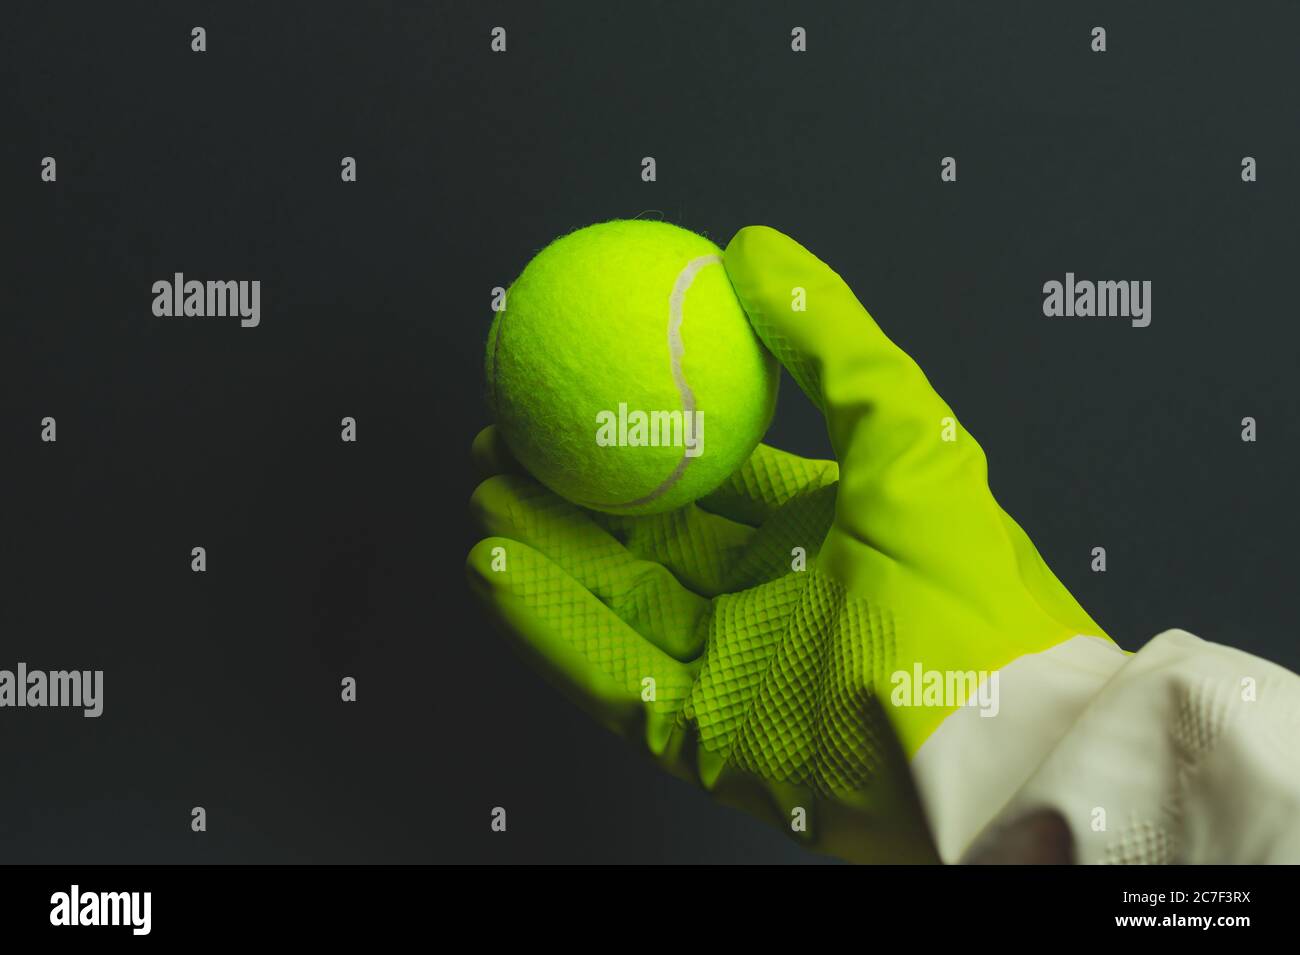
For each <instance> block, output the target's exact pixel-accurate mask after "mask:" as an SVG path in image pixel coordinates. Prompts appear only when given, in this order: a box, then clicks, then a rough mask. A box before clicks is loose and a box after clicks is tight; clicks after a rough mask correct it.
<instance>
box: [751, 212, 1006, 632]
mask: <svg viewBox="0 0 1300 955" xmlns="http://www.w3.org/2000/svg"><path fill="white" fill-rule="evenodd" d="M725 263H726V267H727V272H728V274H729V275H730V276H731V280H732V284H733V286H734V287H735V289H736V292H737V294H738V295H739V297H740V300H741V302H742V303H743V304H744V306H745V310H746V312H747V313H748V314H749V317H750V320H751V321H752V322H753V324H754V328H755V330H756V331H757V333H758V335H759V337H760V338H762V339H763V341H764V343H766V344H767V346H768V348H769V349H770V350H771V351H772V352H773V354H775V355H776V357H777V358H778V359H779V360H780V361H781V362H782V364H784V365H785V367H786V368H787V369H788V370H789V371H790V373H791V375H792V376H793V377H794V379H795V380H796V381H797V382H798V383H799V385H800V387H802V388H803V389H804V391H805V392H806V393H807V394H808V397H809V398H810V399H811V400H812V401H813V402H814V403H815V404H816V405H817V406H818V407H819V408H821V409H822V410H823V412H824V413H825V415H826V422H827V428H828V430H829V433H830V439H831V445H832V447H834V449H835V457H836V459H837V460H838V462H839V466H840V483H839V490H838V500H837V503H836V515H835V525H834V529H833V531H832V534H831V535H830V536H829V538H828V542H827V546H825V547H823V556H824V557H825V558H827V561H828V563H827V567H828V569H832V568H833V569H834V570H835V572H836V573H837V574H838V575H839V576H841V577H846V578H847V577H848V576H855V572H854V569H853V568H854V567H857V568H859V570H860V568H861V567H863V566H865V565H868V564H870V565H871V566H875V567H877V569H878V570H879V572H880V573H884V572H885V568H884V567H883V566H880V565H879V562H880V558H882V557H883V558H884V562H885V563H886V564H889V565H891V566H898V565H903V566H909V567H913V568H917V569H920V570H922V571H923V573H924V576H925V579H927V580H929V581H931V582H932V583H934V584H937V585H939V586H940V587H942V588H945V589H947V590H949V591H952V592H957V593H962V594H965V595H966V597H967V598H968V599H972V600H977V601H979V602H980V603H982V604H983V605H984V609H985V610H986V612H987V615H988V616H989V618H990V619H998V606H997V605H998V602H999V601H1000V600H1001V599H1002V595H1003V594H1005V593H1008V592H1012V591H1014V590H1016V589H1017V588H1020V589H1023V583H1022V582H1021V581H1020V580H1019V568H1018V563H1017V559H1016V554H1015V550H1014V547H1013V546H1012V545H1011V542H1010V540H1009V539H1008V537H1007V534H1006V532H1005V529H1004V526H1003V514H1002V510H1001V508H1000V507H998V505H997V502H996V501H995V500H994V498H993V495H992V493H991V492H990V490H989V486H988V464H987V461H986V459H985V457H984V452H983V450H982V449H981V448H980V446H979V444H978V443H977V442H976V441H975V439H974V438H973V437H972V436H971V435H970V434H968V433H966V432H965V431H964V430H962V429H961V428H960V427H959V426H958V425H957V422H956V417H955V415H954V414H953V412H952V409H951V408H949V407H948V405H947V403H946V402H945V401H944V400H943V399H942V398H941V397H939V395H938V394H937V393H936V392H935V390H934V389H933V388H932V387H931V386H930V383H929V381H928V380H927V379H926V377H925V374H924V373H923V372H922V371H921V369H920V368H919V367H918V366H917V364H916V362H914V361H913V360H912V359H911V358H910V357H909V356H908V355H907V354H906V353H905V352H904V351H903V350H902V349H901V348H899V347H898V346H897V345H895V344H894V343H893V342H892V341H890V340H889V339H888V338H887V337H886V336H885V334H884V332H882V331H881V330H880V327H879V326H878V325H877V324H876V322H875V320H874V319H873V318H872V317H871V315H870V314H868V312H867V310H866V309H865V308H863V306H862V304H861V303H860V302H859V301H858V300H857V298H856V297H855V296H854V294H853V292H852V291H851V290H850V289H849V287H848V285H846V284H845V282H844V280H843V279H842V278H840V276H839V275H837V274H836V273H835V272H834V271H833V270H832V269H831V268H830V267H829V266H827V265H826V264H825V263H824V262H822V261H821V260H819V259H818V258H817V257H816V256H814V255H813V254H812V253H810V252H809V251H808V250H807V249H805V248H803V247H802V246H801V245H799V244H798V243H797V242H795V241H794V240H793V239H791V238H789V237H788V236H785V235H782V234H781V233H780V232H777V231H776V230H774V229H769V228H766V227H764V226H751V227H749V228H746V229H742V230H741V231H740V232H739V233H737V234H736V236H735V237H734V238H733V239H732V240H731V243H730V244H729V245H728V246H727V251H726V255H725ZM796 289H800V290H802V292H803V295H804V302H805V304H806V310H802V311H795V310H794V309H793V308H792V302H794V301H796V299H794V298H792V292H793V290H796ZM975 572H978V575H977V577H975V578H972V574H973V573H975ZM856 576H858V577H861V576H862V575H861V573H860V572H858V573H857V574H856Z"/></svg>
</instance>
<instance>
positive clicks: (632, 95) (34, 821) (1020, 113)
mask: <svg viewBox="0 0 1300 955" xmlns="http://www.w3.org/2000/svg"><path fill="white" fill-rule="evenodd" d="M1048 6H1052V7H1060V6H1061V5H1056V4H1053V5H1047V4H1042V3H1031V2H1026V3H994V4H959V3H923V4H917V3H897V4H879V3H871V4H863V3H853V4H849V3H841V4H773V3H754V2H746V3H703V2H696V3H672V4H669V3H640V4H635V5H633V4H626V5H624V4H618V5H614V4H605V3H602V4H597V3H581V4H579V3H558V2H556V3H537V2H528V3H518V4H503V3H469V2H461V3H454V4H449V3H443V2H439V3H374V2H371V3H365V4H343V3H319V2H315V3H257V4H235V3H225V2H223V3H221V4H215V3H214V4H202V3H167V4H129V3H128V4H122V3H113V4H104V3H79V4H65V3H51V4H39V5H38V4H24V5H22V6H21V7H18V6H17V5H15V6H13V7H11V8H9V9H7V10H6V13H5V20H6V23H5V28H4V30H3V37H2V38H0V44H3V46H2V47H0V54H2V55H0V71H3V73H4V75H3V77H0V79H3V83H2V84H0V90H3V92H2V93H0V96H3V97H4V99H3V109H4V127H3V128H4V131H5V135H4V136H3V137H2V138H0V161H2V163H3V166H2V167H0V175H2V181H3V183H4V188H3V197H4V207H3V215H4V218H5V220H6V225H7V228H6V229H4V230H3V232H4V233H6V234H5V235H4V236H3V242H4V258H3V261H4V276H3V279H4V281H3V283H0V294H2V295H3V299H2V300H0V303H2V308H3V311H2V313H0V317H2V319H3V321H2V323H0V336H2V337H0V360H2V361H3V376H2V377H0V387H2V388H3V406H2V407H0V449H3V450H2V451H0V481H3V502H4V503H3V515H4V520H3V530H2V531H0V553H3V566H2V567H0V570H2V571H3V577H2V578H0V579H3V581H4V585H3V599H2V600H0V667H6V668H12V667H13V666H14V665H15V664H16V662H17V661H18V660H25V661H26V662H27V663H28V664H29V665H31V666H33V667H43V668H64V667H75V668H102V669H104V670H105V671H106V676H105V680H106V699H105V714H104V716H103V717H102V718H100V719H99V720H88V719H82V718H81V717H80V716H79V715H76V714H74V713H70V712H67V711H52V710H47V711H32V710H21V711H19V710H4V711H0V767H3V769H2V770H0V778H2V779H3V785H2V786H0V861H66V862H98V861H114V862H133V861H339V862H342V861H358V860H366V861H384V860H391V861H435V860H448V861H459V862H472V861H507V860H510V861H535V860H554V861H661V860H673V861H742V860H743V861H769V860H771V861H779V860H787V861H789V860H797V861H802V860H807V859H812V858H813V857H811V856H808V855H806V854H804V853H802V852H801V851H799V850H797V849H795V848H794V847H793V846H791V845H789V844H787V842H786V840H785V839H784V837H783V836H782V835H780V834H779V833H777V832H775V831H769V830H768V829H766V828H765V827H763V826H762V825H760V824H758V823H756V822H751V821H750V820H749V819H748V818H746V817H744V816H741V815H739V814H737V813H734V812H731V811H729V810H723V809H719V808H717V807H715V806H713V805H712V804H711V803H710V801H709V800H708V799H707V798H706V797H705V796H703V795H702V794H699V793H696V792H695V791H694V790H692V789H691V788H690V787H689V786H687V785H686V784H684V783H680V782H678V781H676V780H673V779H670V778H668V777H666V776H664V775H662V774H661V773H659V772H658V771H657V770H656V769H654V768H653V767H652V766H650V765H649V763H647V762H643V761H642V760H641V758H640V757H639V756H638V755H637V754H635V753H633V752H631V751H629V750H628V749H625V748H624V747H623V746H622V745H621V744H620V743H619V742H618V741H617V740H615V739H614V738H613V737H611V736H608V735H607V734H606V733H605V732H603V731H602V730H600V729H598V728H597V727H596V726H594V725H592V724H589V723H588V722H587V720H586V719H585V717H583V716H582V715H581V714H580V713H579V712H578V711H577V710H575V709H574V708H573V707H571V706H570V705H569V704H568V703H567V702H565V701H564V700H563V699H561V698H559V697H558V696H556V695H554V694H553V692H552V691H551V690H550V688H549V687H548V686H546V685H544V684H543V683H542V682H541V681H540V680H539V679H538V678H536V677H535V676H534V675H533V673H532V672H531V671H529V670H528V669H527V668H526V667H525V666H524V665H523V664H522V663H520V662H518V661H516V660H515V659H514V658H513V657H512V656H511V655H510V654H509V653H508V652H507V651H506V650H505V649H504V647H503V644H502V643H501V641H500V640H499V638H498V637H497V636H496V635H495V634H494V633H493V632H492V631H491V630H490V629H489V628H488V627H487V626H486V624H485V619H484V616H483V615H482V613H481V612H480V611H479V610H478V608H477V607H475V606H474V605H473V604H472V602H471V600H470V598H469V596H468V593H467V590H466V587H465V584H464V574H463V569H462V565H463V559H464V554H465V552H466V551H467V550H468V548H469V547H470V546H471V544H472V543H473V541H474V539H475V536H474V530H473V528H472V527H471V525H470V522H469V518H468V515H467V511H466V501H467V499H468V496H469V494H470V492H471V490H472V488H473V484H474V478H473V475H472V474H471V471H470V468H469V463H468V449H469V445H470V442H471V439H472V438H473V436H474V434H475V433H476V431H477V430H478V429H479V427H480V426H481V425H482V424H483V423H485V420H486V412H485V409H484V406H483V403H482V400H481V387H482V386H481V371H480V368H481V351H482V345H483V341H484V338H485V335H486V330H487V325H488V321H489V319H490V312H489V308H488V306H489V294H490V290H491V288H492V287H493V286H496V285H504V284H507V283H508V282H509V281H510V280H511V279H512V278H513V277H514V275H515V274H516V273H517V272H518V271H519V269H520V268H521V267H522V266H523V264H524V263H525V262H526V261H527V259H528V258H529V256H530V255H531V254H532V253H533V252H534V251H536V250H537V249H538V248H540V247H541V246H542V245H544V244H545V243H546V242H547V241H548V240H549V239H550V238H552V237H554V236H556V235H557V234H560V233H563V232H565V231H568V230H570V229H572V228H574V227H577V226H580V225H583V224H586V223H589V222H592V221H597V220H601V219H607V218H615V217H626V216H632V215H636V214H639V213H647V212H649V211H650V210H654V211H653V212H649V214H651V215H657V216H660V217H662V218H664V219H667V220H669V221H672V222H676V223H679V224H681V225H684V226H687V227H690V228H692V229H695V230H697V231H701V232H704V233H706V234H708V235H710V236H711V237H713V238H714V239H715V240H716V241H718V242H719V243H722V244H725V242H726V241H727V240H728V238H729V237H730V236H731V234H732V233H733V232H734V231H735V230H736V229H738V228H739V227H741V226H743V225H746V224H749V223H756V222H757V223H766V224H769V225H773V226H776V227H778V228H781V229H783V230H785V231H787V232H789V233H790V234H792V235H793V236H795V237H796V238H798V239H799V240H800V241H801V242H803V243H804V244H805V245H807V246H808V247H809V248H811V249H813V250H814V251H815V252H817V253H818V254H820V255H821V256H822V257H823V258H824V259H825V260H827V261H828V262H829V263H831V264H832V265H833V266H834V267H835V268H836V269H837V270H838V271H839V272H840V273H841V274H842V275H843V276H844V277H845V278H846V279H847V280H848V282H849V283H850V284H851V285H852V286H853V287H854V288H855V289H856V290H857V291H858V293H859V294H860V296H861V298H862V299H863V301H864V302H865V303H866V305H867V306H868V308H869V309H870V310H871V311H872V313H873V314H874V315H875V317H876V318H877V320H878V321H879V322H880V323H881V325H882V326H883V327H884V328H885V329H886V330H887V331H888V332H889V334H890V335H891V336H892V337H893V338H894V339H895V340H896V341H898V342H899V343H900V344H901V345H902V346H903V347H904V348H905V349H906V350H907V351H909V352H910V353H911V354H912V355H913V356H914V357H915V358H916V359H917V361H918V362H919V363H920V364H921V366H922V367H923V368H924V369H926V371H927V373H928V374H929V376H930V378H931V380H932V382H933V383H934V384H935V386H936V387H937V388H938V390H939V391H940V392H941V393H942V394H943V395H944V396H945V397H946V398H947V399H948V401H949V402H950V403H951V404H952V406H953V407H954V408H955V409H956V410H957V412H958V413H959V414H960V415H961V417H962V420H963V423H964V424H965V425H966V426H967V427H968V428H969V429H970V430H971V431H972V432H973V433H974V434H975V435H976V436H977V437H978V439H979V440H980V441H981V443H982V444H983V446H984V448H985V450H986V451H987V453H988V457H989V460H990V463H991V481H992V484H993V488H994V491H995V492H996V494H997V496H998V498H999V499H1000V501H1001V502H1002V504H1003V505H1004V507H1006V508H1007V510H1008V511H1009V512H1010V513H1011V514H1012V515H1013V516H1015V517H1016V518H1017V519H1018V520H1019V521H1020V522H1021V523H1022V524H1023V525H1024V527H1025V528H1026V530H1027V531H1028V532H1029V534H1030V536H1031V537H1032V538H1033V539H1034V541H1035V542H1036V543H1037V544H1038V546H1039V548H1040V550H1041V551H1042V553H1043V555H1044V557H1045V558H1046V559H1047V560H1048V562H1049V563H1050V564H1051V565H1052V567H1053V568H1054V569H1055V570H1056V571H1057V573H1058V575H1059V576H1060V577H1061V578H1062V579H1063V581H1064V582H1065V583H1066V585H1067V586H1068V587H1069V588H1070V589H1071V590H1072V591H1073V592H1074V593H1075V594H1076V595H1077V597H1078V598H1079V600H1080V602H1081V603H1082V604H1083V605H1084V606H1085V607H1086V608H1087V609H1088V610H1089V611H1090V612H1091V613H1092V614H1093V615H1094V617H1095V618H1096V619H1097V620H1098V621H1099V622H1100V623H1101V624H1102V626H1104V627H1105V628H1106V629H1107V630H1108V631H1109V632H1110V634H1111V635H1112V636H1114V637H1115V638H1116V639H1117V640H1118V641H1119V642H1120V643H1121V644H1122V645H1123V646H1125V647H1128V648H1131V649H1133V648H1137V647H1139V646H1141V645H1142V644H1143V643H1144V642H1145V641H1147V640H1148V639H1150V637H1151V636H1153V635H1154V634H1155V633H1157V632H1159V631H1160V630H1162V629H1165V628H1167V627H1171V626H1182V627H1186V628H1188V629H1191V630H1192V631H1194V632H1196V633H1198V634H1199V635H1201V636H1203V637H1206V638H1209V639H1213V640H1219V641H1223V642H1225V643H1229V644H1232V645H1234V646H1238V647H1242V648H1244V649H1246V650H1249V651H1252V652H1256V653H1261V654H1263V655H1265V656H1267V657H1269V658H1270V659H1273V660H1275V661H1277V662H1279V663H1282V664H1284V665H1287V666H1289V667H1291V668H1293V669H1294V668H1297V667H1300V649H1297V642H1296V640H1295V611H1294V606H1295V600H1294V585H1293V583H1292V579H1291V578H1292V566H1291V556H1292V553H1293V550H1294V547H1295V541H1296V540H1297V534H1296V530H1297V527H1296V525H1297V519H1296V506H1295V495H1294V493H1293V490H1292V485H1293V483H1294V479H1295V467H1294V465H1295V461H1296V450H1295V448H1296V443H1295V442H1296V439H1297V427H1296V422H1295V420H1294V419H1295V414H1296V410H1297V408H1296V401H1295V398H1294V392H1293V390H1292V389H1293V384H1292V368H1293V366H1294V363H1295V356H1296V351H1297V333H1296V326H1295V323H1296V314H1295V306H1294V303H1295V294H1294V290H1293V283H1294V281H1295V267H1294V265H1295V261H1296V251H1297V242H1296V239H1295V221H1294V212H1295V209H1296V208H1297V204H1296V199H1297V195H1296V192H1297V185H1296V183H1297V176H1296V167H1297V164H1298V163H1300V135H1298V134H1297V123H1296V115H1295V90H1296V82H1295V81H1296V63H1297V59H1296V55H1295V49H1294V37H1295V36H1296V35H1297V27H1298V26H1300V17H1298V16H1297V14H1296V7H1295V5H1294V4H1290V3H1252V4H1248V5H1239V6H1232V5H1225V4H1222V3H1215V4H1187V3H1178V4H1173V3H1167V4H1143V5H1141V7H1142V8H1141V9H1140V10H1139V9H1134V5H1133V4H1087V5H1086V9H1085V5H1082V4H1079V5H1075V6H1076V7H1077V9H1074V10H1064V9H1053V10H1050V11H1049V10H1047V9H1045V8H1046V7H1048ZM195 25H202V26H204V27H206V28H207V30H208V44H209V49H208V52H207V53H205V54H201V55H199V54H194V53H191V52H190V49H189V43H190V41H189V31H190V28H191V27H192V26H195ZM495 25H503V26H505V27H506V28H507V29H508V31H509V52H508V53H506V54H505V55H493V54H492V53H490V52H489V49H488V42H489V29H490V28H491V27H492V26H495ZM794 25H801V26H804V27H806V28H807V29H808V32H809V37H810V40H809V44H810V49H809V52H808V53H806V54H803V55H795V54H793V53H791V52H790V51H789V32H790V28H791V27H792V26H794ZM1094 25H1103V26H1105V27H1106V28H1107V29H1108V31H1109V46H1110V49H1109V52H1107V53H1105V54H1101V55H1098V54H1094V53H1092V52H1090V50H1089V32H1090V29H1091V27H1092V26H1094ZM45 155H53V156H55V157H56V158H57V160H58V172H59V181H58V183H57V184H53V185H52V184H46V183H42V182H40V181H39V162H40V159H41V157H42V156H45ZM344 155H352V156H356V157H357V159H358V164H359V176H360V181H359V182H357V183H355V184H343V183H341V182H340V181H339V160H340V158H341V157H342V156H344ZM646 155H652V156H654V157H656V158H657V160H658V164H659V181H658V182H656V183H653V184H647V183H643V182H641V180H640V176H639V173H640V166H639V162H640V159H641V157H642V156H646ZM945 155H952V156H955V157H957V160H958V164H959V165H958V169H959V173H960V181H959V182H958V183H956V184H944V183H941V182H940V181H939V177H938V174H939V160H940V158H941V157H942V156H945ZM1244 155H1251V156H1255V157H1256V158H1257V159H1258V160H1259V169H1260V181H1259V182H1257V183H1254V184H1244V183H1242V182H1241V180H1240V175H1239V172H1240V160H1241V157H1242V156H1244ZM1067 270H1069V271H1074V272H1076V273H1077V274H1078V275H1079V276H1080V277H1086V278H1092V279H1138V280H1143V279H1149V280H1151V281H1152V282H1153V283H1154V291H1153V305H1154V312H1153V322H1152V325H1151V326H1150V327H1149V328H1146V329H1133V328H1131V327H1129V326H1128V324H1127V323H1126V322H1121V321H1115V320H1106V321H1089V320H1048V319H1046V318H1044V317H1043V316H1042V313H1041V301H1042V295H1041V291H1040V290H1041V287H1042V284H1043V282H1045V281H1047V280H1048V279H1052V278H1056V279H1060V278H1062V277H1063V276H1064V273H1065V272H1066V271H1067ZM174 271H183V272H185V273H187V275H188V276H189V277H194V278H201V279H208V278H219V279H260V280H261V281H262V283H263V292H262V296H263V298H262V308H263V318H262V324H261V327H259V328H256V329H241V328H240V327H239V326H238V323H237V321H234V320H229V319H227V320H211V321H209V320H200V319H189V320H185V319H175V320H162V319H156V318H154V317H153V316H152V314H151V302H152V293H151V291H150V286H151V285H152V283H153V282H154V281H155V280H156V279H160V278H168V277H170V276H171V274H172V272H174ZM45 415H54V416H56V417H57V419H58V424H59V441H58V443H57V445H53V446H50V445H44V444H41V443H40V442H39V440H38V433H39V421H40V419H41V418H42V417H43V416H45ZM343 415H353V416H355V417H356V418H357V419H358V421H359V426H360V441H359V443H358V444H356V445H354V446H349V445H344V444H342V443H341V442H340V441H339V440H338V422H339V419H340V417H342V416H343ZM1245 415H1252V416H1254V417H1256V418H1257V419H1258V420H1259V428H1260V440H1259V442H1258V443H1257V444H1243V443H1242V442H1241V441H1240V440H1239V436H1238V433H1239V427H1240V426H1239V422H1240V419H1241V418H1242V417H1243V416H1245ZM769 440H771V441H772V442H773V443H775V444H778V445H780V446H782V447H785V448H787V449H790V450H793V451H797V452H801V453H806V454H825V453H827V452H828V447H827V441H826V438H825V434H824V430H823V425H822V422H821V421H820V419H819V417H818V416H817V415H816V414H815V413H814V411H813V410H812V409H811V407H810V406H809V404H808V403H807V401H806V400H805V399H804V398H803V396H802V395H801V394H799V393H798V392H797V390H796V389H795V388H794V387H792V386H791V385H790V382H789V381H788V380H787V381H786V382H785V384H784V387H783V394H782V399H781V404H780V409H779V412H778V416H777V420H776V422H775V424H774V425H773V428H772V431H771V433H770V435H769ZM196 544H201V545H203V546H206V547H207V548H208V552H209V571H208V573H207V574H205V575H196V574H193V573H191V572H190V570H189V552H190V548H191V547H193V546H195V545H196ZM1096 545H1102V546H1105V547H1106V548H1107V549H1108V551H1109V557H1110V570H1109V572H1108V573H1107V574H1105V575H1094V574H1092V573H1090V572H1089V569H1088V560H1089V551H1090V549H1091V548H1092V547H1093V546H1096ZM343 675H353V676H356V677H357V678H358V680H359V682H360V691H359V696H360V702H358V703H357V704H356V705H351V706H345V705H343V704H342V703H340V702H339V700H338V683H339V680H340V678H341V677H342V676H343ZM195 805H202V806H204V807H206V808H207V810H208V813H209V824H210V828H209V831H208V832H207V833H206V834H202V835H199V834H194V833H192V832H191V831H190V829H189V810H190V807H192V806H195ZM495 805H502V806H505V807H507V809H508V811H509V813H510V831H509V833H508V834H506V835H494V834H492V833H490V832H489V831H488V811H489V808H490V807H492V806H495Z"/></svg>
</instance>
